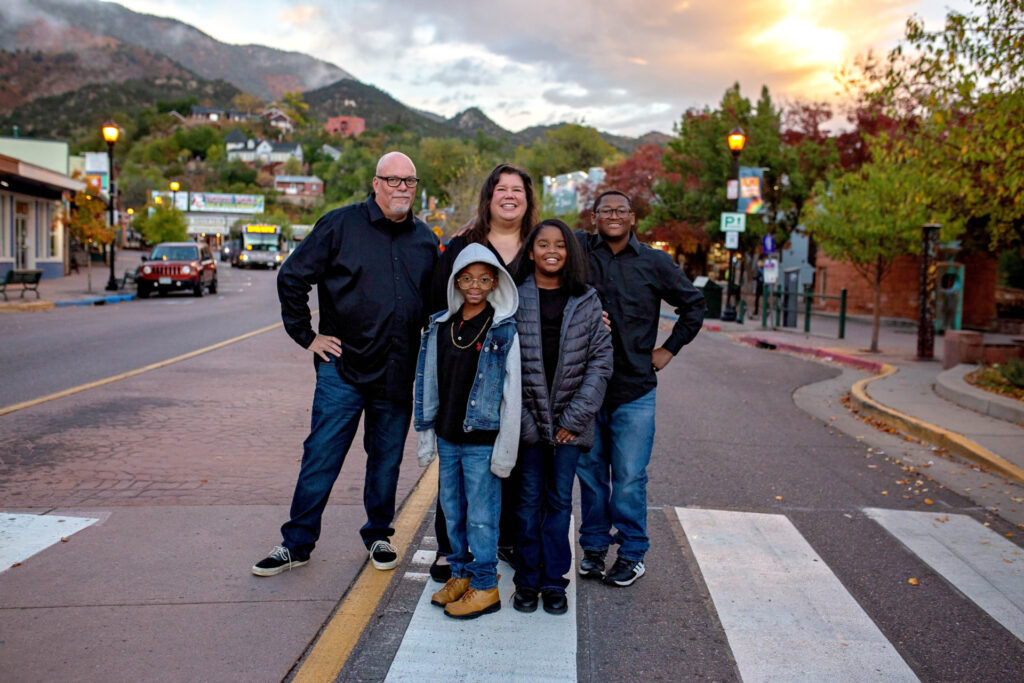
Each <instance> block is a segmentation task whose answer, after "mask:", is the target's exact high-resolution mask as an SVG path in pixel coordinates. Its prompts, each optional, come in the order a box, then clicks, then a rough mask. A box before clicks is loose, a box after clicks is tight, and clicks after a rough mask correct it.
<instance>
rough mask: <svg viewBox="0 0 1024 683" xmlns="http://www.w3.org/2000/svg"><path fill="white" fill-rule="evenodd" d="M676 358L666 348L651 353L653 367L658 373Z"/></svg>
mask: <svg viewBox="0 0 1024 683" xmlns="http://www.w3.org/2000/svg"><path fill="white" fill-rule="evenodd" d="M673 358H674V356H673V355H672V352H671V351H669V350H668V349H666V348H664V347H659V348H657V349H654V351H652V352H651V367H652V368H654V371H655V372H657V371H659V370H661V369H662V368H664V367H665V366H666V365H668V364H669V361H671V360H672V359H673Z"/></svg>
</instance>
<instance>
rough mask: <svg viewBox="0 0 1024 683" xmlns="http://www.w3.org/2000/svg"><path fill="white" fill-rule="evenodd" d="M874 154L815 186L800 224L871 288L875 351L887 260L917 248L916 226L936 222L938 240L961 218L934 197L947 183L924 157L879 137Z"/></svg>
mask: <svg viewBox="0 0 1024 683" xmlns="http://www.w3.org/2000/svg"><path fill="white" fill-rule="evenodd" d="M875 149H876V150H879V151H878V152H876V154H875V158H874V159H873V160H872V161H871V162H870V163H868V164H866V165H864V166H862V167H861V169H860V170H859V171H856V172H852V173H846V174H844V175H841V176H838V177H836V178H834V179H833V180H832V181H831V182H830V183H827V182H824V181H822V182H820V183H819V184H818V185H817V186H816V187H815V199H814V200H813V206H812V208H811V209H810V210H809V211H806V212H805V214H804V226H805V227H806V229H807V231H808V233H809V234H810V235H811V236H812V237H813V238H814V239H815V240H816V241H817V242H818V244H819V245H820V246H821V248H822V249H823V250H824V251H825V253H827V254H828V255H829V256H831V257H832V258H835V259H838V260H841V261H844V262H846V263H849V264H851V265H852V266H853V267H854V268H855V269H856V271H857V272H858V273H860V275H861V276H862V277H863V278H864V279H865V280H866V281H867V283H868V284H869V285H870V287H871V289H872V292H873V295H874V297H873V304H872V308H873V325H872V331H871V351H873V352H877V351H878V329H879V322H880V317H881V295H882V283H883V282H884V281H885V278H886V276H887V275H888V274H889V272H890V270H891V268H892V264H893V262H894V261H895V260H896V258H897V257H899V256H902V255H904V254H919V253H920V251H921V226H922V225H924V224H926V223H939V224H941V225H942V226H943V239H944V240H946V241H948V240H950V239H954V238H955V237H956V236H957V234H958V231H959V229H960V226H961V222H960V221H958V220H954V217H953V216H951V215H950V214H948V213H946V212H945V211H944V210H943V208H941V202H940V201H936V199H935V198H936V197H937V196H939V195H940V194H941V192H942V188H943V186H944V185H945V184H946V183H948V182H949V178H948V176H947V175H946V174H943V173H941V171H939V170H938V169H935V168H934V167H932V166H931V165H930V164H929V163H928V162H927V160H924V159H922V158H920V157H915V156H909V157H908V156H901V155H900V154H899V153H897V152H892V151H888V147H887V145H886V140H884V139H882V140H879V141H878V142H877V143H876V145H875Z"/></svg>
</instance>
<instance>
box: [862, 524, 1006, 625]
mask: <svg viewBox="0 0 1024 683" xmlns="http://www.w3.org/2000/svg"><path fill="white" fill-rule="evenodd" d="M864 512H865V513H867V515H868V516H869V517H870V518H871V519H873V520H875V521H876V522H878V523H879V524H880V525H881V526H882V527H883V528H884V529H885V530H886V531H888V532H889V533H890V534H892V535H893V536H895V537H896V538H897V539H898V540H899V541H900V542H901V543H903V545H905V546H906V547H907V548H908V549H909V550H910V551H911V552H913V553H914V554H915V555H917V556H918V557H919V558H921V560H922V561H923V562H925V563H926V564H928V565H929V566H930V567H931V568H932V569H934V570H935V571H936V572H938V573H939V574H941V575H942V576H943V578H944V579H946V581H949V582H950V583H951V584H953V585H954V586H956V588H957V589H958V590H959V591H960V592H961V593H963V594H964V595H966V596H967V597H968V598H970V599H971V600H972V601H973V602H974V604H976V605H977V606H978V607H980V608H981V609H983V610H985V611H986V612H987V613H988V614H989V616H991V617H992V618H993V619H995V620H996V621H998V622H999V623H1000V624H1002V625H1003V626H1004V627H1005V628H1006V630H1007V631H1009V632H1010V633H1012V634H1013V635H1014V636H1016V637H1017V638H1018V639H1020V640H1024V552H1022V551H1021V549H1020V548H1018V547H1017V546H1015V545H1014V544H1013V543H1010V542H1009V541H1008V540H1006V539H1005V538H1003V537H1002V536H1000V535H999V534H997V533H996V532H994V531H992V530H991V529H989V528H986V527H985V526H984V525H982V524H981V523H980V522H978V521H977V520H974V519H972V518H970V517H968V516H966V515H949V514H936V513H934V512H915V511H908V510H884V509H880V508H868V509H866V510H865V511H864Z"/></svg>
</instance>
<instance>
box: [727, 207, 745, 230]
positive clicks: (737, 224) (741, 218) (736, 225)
mask: <svg viewBox="0 0 1024 683" xmlns="http://www.w3.org/2000/svg"><path fill="white" fill-rule="evenodd" d="M721 227H722V232H745V231H746V229H747V214H745V213H726V212H723V213H722V223H721Z"/></svg>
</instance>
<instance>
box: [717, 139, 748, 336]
mask: <svg viewBox="0 0 1024 683" xmlns="http://www.w3.org/2000/svg"><path fill="white" fill-rule="evenodd" d="M726 142H727V143H728V145H729V152H730V153H732V179H733V181H734V182H735V183H736V202H735V203H734V204H733V211H737V212H738V211H739V210H740V153H741V152H742V151H743V145H745V144H746V142H747V136H746V134H745V133H744V132H743V129H742V128H740V127H739V126H736V127H735V128H733V129H732V130H730V131H729V135H728V136H727V137H726ZM734 260H735V259H734V258H733V250H732V249H729V275H728V282H727V283H726V285H725V310H724V311H722V320H735V319H736V308H735V307H734V306H733V305H732V280H733V262H734Z"/></svg>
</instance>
